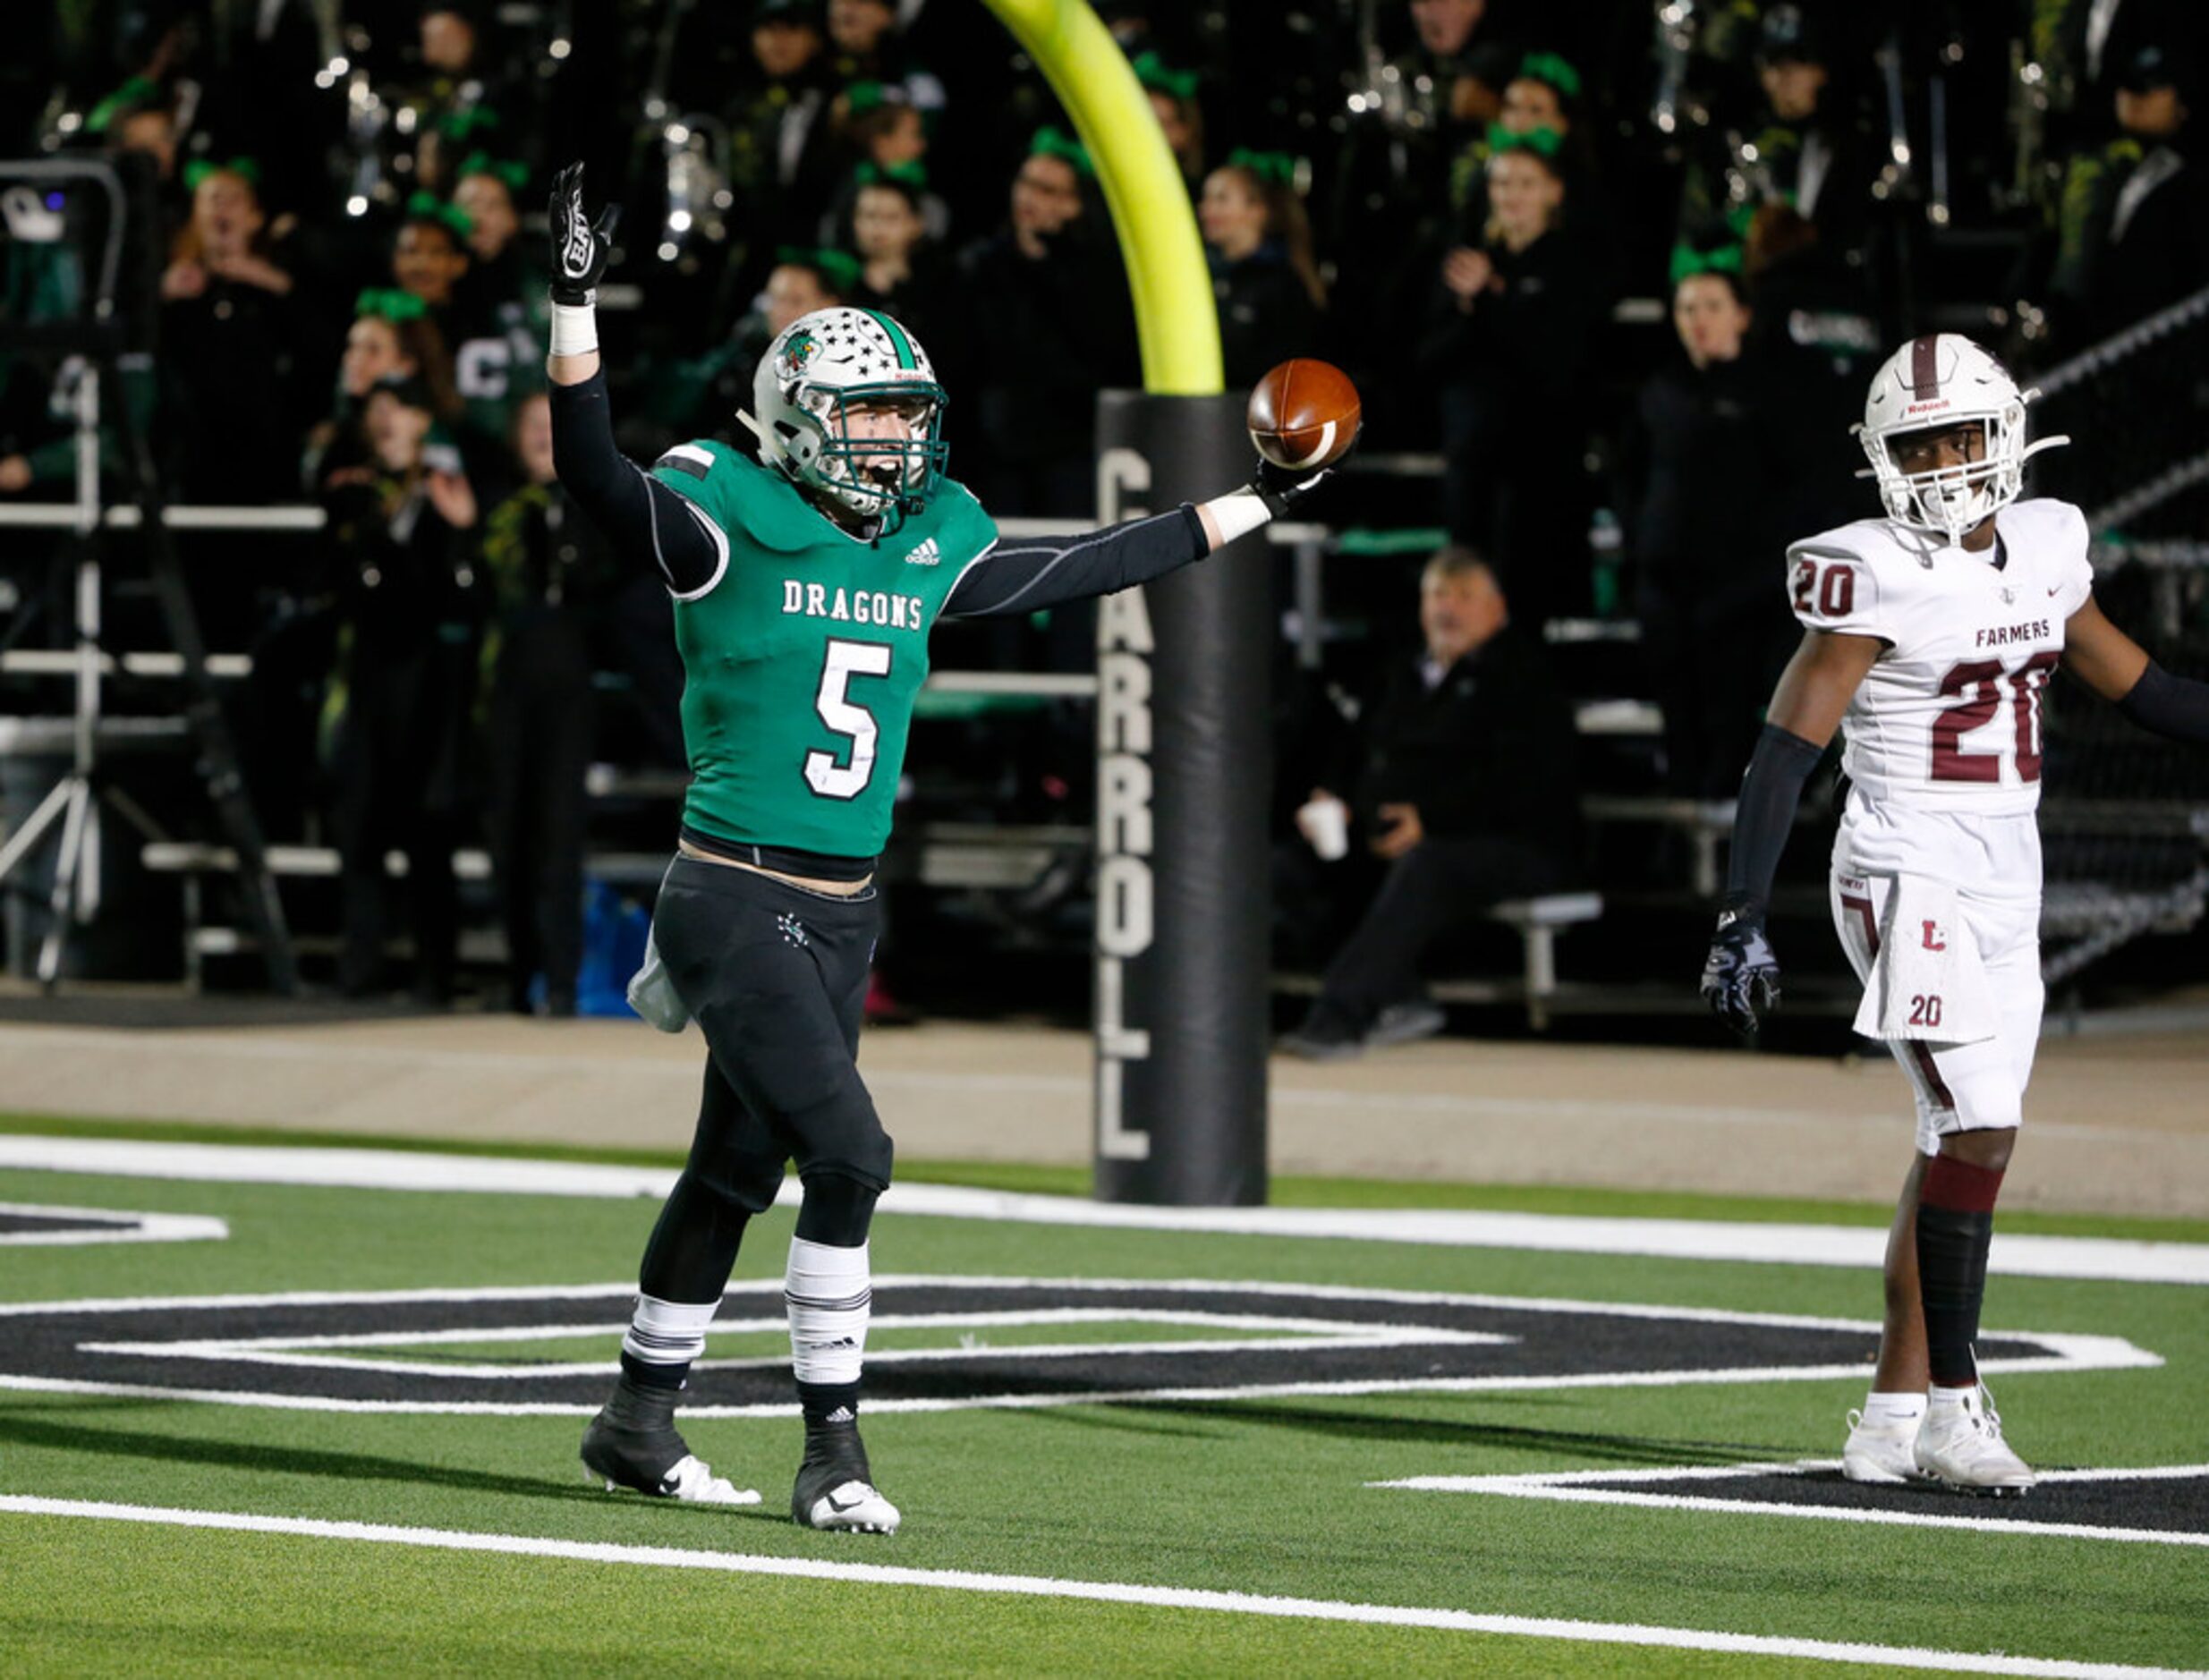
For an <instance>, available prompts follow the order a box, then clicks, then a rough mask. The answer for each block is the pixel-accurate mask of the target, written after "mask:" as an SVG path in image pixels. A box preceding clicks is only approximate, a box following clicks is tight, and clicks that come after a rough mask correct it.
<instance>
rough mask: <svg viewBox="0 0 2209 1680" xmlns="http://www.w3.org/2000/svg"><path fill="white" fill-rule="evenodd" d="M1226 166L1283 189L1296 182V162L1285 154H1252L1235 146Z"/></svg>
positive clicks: (1245, 148) (1248, 150) (1246, 148)
mask: <svg viewBox="0 0 2209 1680" xmlns="http://www.w3.org/2000/svg"><path fill="white" fill-rule="evenodd" d="M1227 166H1228V168H1230V169H1247V170H1249V171H1250V173H1251V174H1253V175H1255V176H1257V177H1258V179H1259V180H1261V181H1271V182H1277V183H1278V184H1279V185H1281V186H1284V187H1289V186H1294V185H1295V184H1296V159H1295V158H1294V157H1290V156H1289V155H1288V154H1287V152H1254V151H1253V150H1251V149H1250V148H1249V147H1247V146H1237V147H1236V148H1235V149H1234V150H1233V151H1231V152H1229V153H1228V164H1227Z"/></svg>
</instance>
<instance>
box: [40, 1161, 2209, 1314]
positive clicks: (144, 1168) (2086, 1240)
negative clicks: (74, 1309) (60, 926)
mask: <svg viewBox="0 0 2209 1680" xmlns="http://www.w3.org/2000/svg"><path fill="white" fill-rule="evenodd" d="M9 1167H15V1168H29V1169H32V1170H38V1171H47V1172H66V1173H92V1174H101V1175H111V1176H115V1177H121V1178H166V1179H192V1180H200V1181H205V1182H212V1183H223V1184H302V1185H315V1186H322V1187H328V1188H344V1189H361V1190H407V1191H457V1192H473V1193H477V1194H487V1195H545V1196H588V1197H612V1198H624V1197H645V1198H652V1199H658V1198H661V1197H664V1196H665V1195H666V1194H667V1191H668V1189H669V1188H670V1187H671V1186H672V1185H673V1184H674V1183H675V1171H674V1169H673V1168H670V1167H605V1166H595V1165H590V1164H588V1163H584V1162H579V1161H536V1160H523V1159H514V1158H506V1157H500V1156H482V1155H444V1154H435V1153H429V1152H427V1151H420V1152H418V1151H412V1150H353V1149H328V1150H322V1149H274V1148H267V1147H262V1146H258V1145H241V1144H225V1143H152V1142H139V1141H128V1140H123V1139H115V1138H43V1137H0V1168H9ZM798 1193H799V1186H798V1184H797V1182H796V1181H795V1180H794V1179H793V1180H790V1181H789V1182H787V1183H786V1184H784V1186H783V1198H782V1199H783V1200H784V1201H786V1202H794V1201H795V1199H796V1197H797V1195H798ZM881 1210H882V1211H883V1212H884V1213H888V1214H907V1215H920V1216H939V1217H943V1218H959V1219H984V1220H1002V1221H1008V1222H1015V1223H1024V1224H1032V1225H1057V1226H1104V1227H1109V1228H1114V1229H1119V1230H1146V1231H1190V1232H1215V1233H1228V1234H1232V1235H1248V1236H1276V1237H1312V1238H1344V1239H1350V1240H1354V1241H1359V1242H1368V1243H1429V1244H1433V1245H1436V1246H1440V1247H1455V1248H1505V1249H1531V1250H1536V1251H1542V1252H1552V1253H1576V1254H1623V1255H1638V1256H1643V1257H1653V1258H1660V1259H1666V1260H1732V1261H1752V1262H1763V1263H1767V1264H1773V1265H1795V1266H1845V1267H1855V1268H1877V1267H1878V1266H1879V1264H1880V1261H1881V1258H1882V1254H1883V1253H1884V1252H1885V1249H1886V1244H1887V1233H1886V1230H1885V1228H1884V1227H1883V1226H1882V1227H1876V1228H1874V1227H1870V1226H1818V1225H1760V1224H1733V1223H1728V1222H1724V1221H1720V1220H1701V1219H1632V1218H1576V1217H1571V1216H1568V1215H1563V1214H1544V1213H1482V1212H1471V1211H1457V1210H1448V1209H1332V1208H1151V1207H1135V1206H1131V1205H1127V1204H1124V1203H1112V1202H1095V1201H1083V1200H1081V1199H1079V1198H1076V1197H1072V1196H1036V1195H1023V1194H1017V1193H1015V1192H1006V1191H994V1190H973V1189H967V1188H964V1187H962V1186H959V1185H954V1184H896V1185H893V1186H892V1187H891V1188H890V1190H889V1192H888V1193H887V1194H886V1195H885V1196H884V1197H883V1199H882V1203H881ZM1988 1265H1989V1269H1990V1270H1992V1271H1993V1272H1996V1273H1999V1274H2002V1275H2006V1276H2009V1277H2083V1278H2094V1279H2099V1280H2103V1281H2111V1282H2120V1281H2121V1282H2128V1283H2157V1284H2209V1243H2140V1242H2132V1241H2128V1240H2124V1239H2120V1238H2111V1237H2076V1236H2021V1235H2012V1234H2008V1233H2001V1232H1998V1233H1996V1235H1995V1237H1994V1247H1993V1252H1992V1256H1991V1258H1990V1260H1989V1262H1988Z"/></svg>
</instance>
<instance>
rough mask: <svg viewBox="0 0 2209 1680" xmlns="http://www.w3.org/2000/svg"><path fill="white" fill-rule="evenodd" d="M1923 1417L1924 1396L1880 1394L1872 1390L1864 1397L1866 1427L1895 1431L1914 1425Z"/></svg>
mask: <svg viewBox="0 0 2209 1680" xmlns="http://www.w3.org/2000/svg"><path fill="white" fill-rule="evenodd" d="M1924 1415H1925V1396H1924V1395H1922V1394H1881V1393H1880V1392H1879V1391H1878V1390H1877V1389H1873V1391H1872V1392H1871V1393H1870V1394H1867V1395H1865V1396H1864V1421H1865V1425H1866V1426H1867V1427H1872V1428H1882V1429H1896V1428H1899V1427H1900V1426H1901V1425H1903V1424H1906V1423H1915V1422H1916V1421H1918V1420H1919V1419H1920V1418H1922V1417H1924Z"/></svg>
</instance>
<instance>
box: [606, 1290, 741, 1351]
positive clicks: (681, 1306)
mask: <svg viewBox="0 0 2209 1680" xmlns="http://www.w3.org/2000/svg"><path fill="white" fill-rule="evenodd" d="M720 1308H721V1303H720V1302H718V1301H706V1302H699V1303H697V1304H696V1305H692V1303H690V1302H684V1301H661V1300H659V1299H658V1297H656V1296H653V1295H639V1296H638V1297H637V1304H636V1311H633V1313H631V1314H630V1315H629V1333H628V1334H627V1335H626V1336H623V1337H622V1338H621V1351H622V1352H623V1353H626V1354H628V1355H629V1357H630V1358H632V1359H635V1360H641V1361H642V1362H644V1363H645V1364H647V1365H687V1364H689V1363H690V1362H692V1360H694V1359H697V1358H699V1357H701V1355H702V1354H703V1353H705V1351H706V1327H707V1326H708V1325H709V1324H711V1323H712V1322H713V1315H714V1314H715V1313H716V1312H718V1311H720Z"/></svg>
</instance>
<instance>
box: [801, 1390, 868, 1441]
mask: <svg viewBox="0 0 2209 1680" xmlns="http://www.w3.org/2000/svg"><path fill="white" fill-rule="evenodd" d="M798 1406H799V1409H800V1410H802V1411H803V1413H805V1432H806V1433H807V1434H808V1435H811V1434H812V1433H813V1431H814V1430H815V1429H816V1428H817V1427H820V1426H823V1425H827V1424H830V1423H850V1422H854V1421H856V1420H857V1418H858V1416H859V1385H858V1384H857V1383H855V1382H801V1383H800V1384H798ZM838 1413H842V1415H841V1416H838V1415H837V1414H838Z"/></svg>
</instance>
